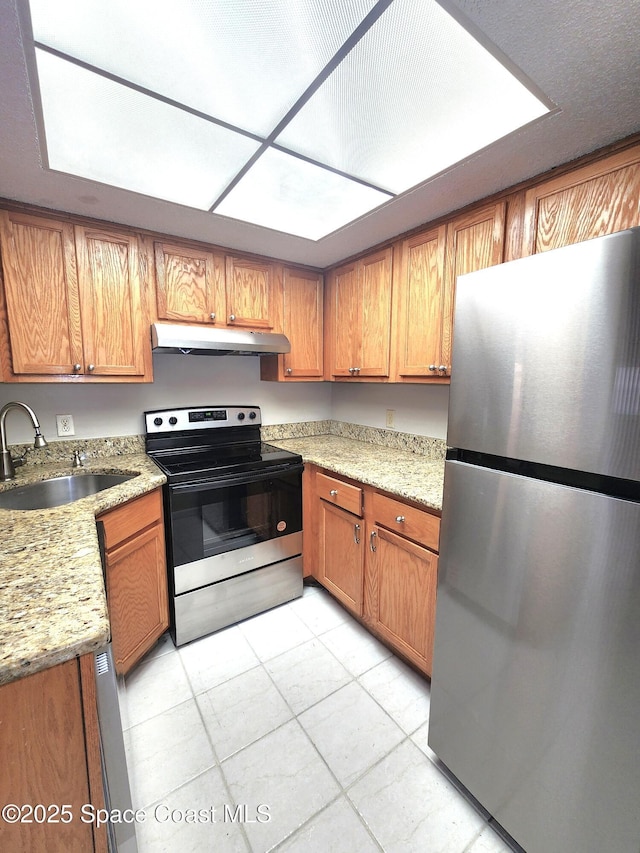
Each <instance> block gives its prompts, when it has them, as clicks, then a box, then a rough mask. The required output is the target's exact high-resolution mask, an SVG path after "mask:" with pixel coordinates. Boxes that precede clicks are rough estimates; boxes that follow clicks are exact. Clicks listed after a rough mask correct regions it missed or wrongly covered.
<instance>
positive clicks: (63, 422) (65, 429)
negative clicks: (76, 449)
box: [56, 415, 76, 435]
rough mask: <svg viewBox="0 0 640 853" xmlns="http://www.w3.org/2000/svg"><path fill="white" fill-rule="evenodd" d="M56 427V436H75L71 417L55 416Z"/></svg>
mask: <svg viewBox="0 0 640 853" xmlns="http://www.w3.org/2000/svg"><path fill="white" fill-rule="evenodd" d="M56 427H57V429H58V435H75V434H76V431H75V428H74V426H73V415H56Z"/></svg>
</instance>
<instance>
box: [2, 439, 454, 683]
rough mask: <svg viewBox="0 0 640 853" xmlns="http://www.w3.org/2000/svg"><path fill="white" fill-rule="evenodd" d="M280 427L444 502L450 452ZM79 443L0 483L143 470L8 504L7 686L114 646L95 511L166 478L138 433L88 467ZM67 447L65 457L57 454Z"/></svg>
mask: <svg viewBox="0 0 640 853" xmlns="http://www.w3.org/2000/svg"><path fill="white" fill-rule="evenodd" d="M294 428H295V425H294ZM358 429H361V428H358ZM265 432H267V430H266V429H265ZM274 432H276V434H274V435H272V436H271V435H268V436H265V437H264V440H266V441H268V442H269V443H271V444H277V445H278V446H279V447H283V448H284V449H286V450H292V451H293V452H295V453H300V454H301V456H302V457H303V459H304V460H305V462H310V463H314V464H316V465H319V466H321V467H322V468H326V469H327V470H329V471H333V472H335V473H336V474H342V475H343V476H345V477H350V478H351V479H354V480H358V481H360V482H361V483H365V484H367V485H370V486H373V487H374V488H379V489H382V490H384V491H386V492H389V493H390V494H393V495H397V496H398V497H399V498H404V499H406V500H409V501H413V502H415V503H417V504H422V505H424V507H425V508H429V509H432V510H436V511H440V510H441V509H442V483H443V477H444V455H443V454H442V453H439V452H435V451H434V452H428V453H426V454H424V455H423V454H421V453H413V452H411V451H408V450H403V449H400V448H396V447H388V446H384V445H380V444H375V443H371V442H370V441H364V440H359V439H357V438H351V437H348V436H343V435H333V434H324V435H310V436H309V435H307V436H306V437H300V438H280V437H279V436H278V435H277V428H274ZM397 440H398V442H402V441H405V437H403V436H400V435H399V436H397ZM75 446H76V445H75V444H71V443H68V442H58V443H55V444H54V445H52V446H50V448H48V449H46V450H45V451H44V452H42V451H39V452H37V453H36V454H30V455H29V458H28V462H27V464H26V465H25V466H24V467H21V468H17V469H16V479H15V480H13V481H11V482H10V483H0V491H5V490H6V489H10V488H13V487H16V486H20V485H25V484H27V483H31V482H35V481H37V480H44V479H48V478H50V477H55V476H66V475H68V474H73V473H76V474H81V473H83V472H89V473H90V472H96V473H133V474H135V475H136V476H134V477H133V478H132V479H131V480H128V481H127V482H125V483H122V484H120V485H118V486H113V487H112V488H110V489H105V490H104V491H102V492H98V493H97V494H95V495H91V496H90V497H86V498H81V499H80V500H77V501H74V502H73V503H71V504H66V505H64V506H61V507H56V508H53V509H42V510H32V511H24V510H23V511H14V510H4V509H0V684H4V683H7V682H9V681H12V680H14V679H16V678H20V677H22V676H24V675H28V674H30V673H32V672H37V671H38V670H41V669H46V668H47V667H50V666H53V665H55V664H57V663H61V662H63V661H65V660H69V659H70V658H73V657H75V656H76V655H81V654H85V653H87V652H93V651H96V650H98V649H100V648H102V647H103V646H104V645H105V643H106V642H107V641H108V640H109V636H110V633H109V631H110V629H109V617H108V613H107V604H106V595H105V588H104V580H103V575H102V562H101V559H100V550H99V546H98V538H97V532H96V523H95V519H96V516H98V515H100V514H101V513H103V512H105V511H107V510H109V509H113V508H114V507H116V506H119V505H120V504H122V503H125V502H126V501H129V500H131V499H133V498H136V497H139V496H141V495H143V494H146V493H147V492H150V491H152V490H153V489H155V488H158V487H159V486H161V485H162V484H163V483H164V482H165V476H164V474H162V472H161V471H160V470H159V469H158V468H157V467H156V466H155V465H154V464H153V462H152V461H151V460H150V459H149V458H148V457H147V456H146V454H145V453H144V452H143V444H142V443H141V441H140V439H139V438H138V437H131V438H125V439H122V440H120V439H116V440H113V441H112V440H108V441H101V442H96V445H95V446H94V447H92V454H95V456H92V458H91V459H89V460H87V461H86V462H85V465H84V467H83V468H82V469H79V470H78V469H75V470H74V469H73V468H72V467H71V466H70V464H69V461H68V460H69V455H70V454H69V449H73V448H74V447H75ZM78 446H80V443H78ZM118 450H119V452H118ZM61 453H64V458H62V457H60V458H58V455H59V454H61ZM29 463H31V464H29ZM43 463H44V464H43Z"/></svg>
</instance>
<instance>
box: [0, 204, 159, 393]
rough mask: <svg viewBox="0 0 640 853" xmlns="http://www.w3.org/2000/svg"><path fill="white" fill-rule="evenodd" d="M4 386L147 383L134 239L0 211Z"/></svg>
mask: <svg viewBox="0 0 640 853" xmlns="http://www.w3.org/2000/svg"><path fill="white" fill-rule="evenodd" d="M0 248H1V250H2V265H3V273H4V295H5V303H6V314H7V326H8V333H9V348H8V353H6V352H3V359H7V358H8V363H5V364H4V365H3V372H4V379H5V381H15V382H25V381H27V382H28V381H32V382H33V381H38V382H42V381H45V382H46V381H50V380H51V379H56V378H57V379H61V378H62V379H67V380H69V381H80V382H82V381H87V380H90V381H93V380H94V379H95V380H100V381H120V382H122V381H133V382H145V381H146V382H150V381H151V380H152V369H151V344H150V341H149V335H148V322H147V316H146V310H145V304H146V303H145V293H144V289H143V283H142V280H141V276H140V266H139V250H138V241H137V238H136V237H135V236H134V235H130V234H126V233H119V232H112V231H105V230H102V229H93V228H87V227H83V226H79V225H77V226H75V227H74V226H73V225H72V224H71V223H68V222H65V221H58V220H55V219H49V218H46V217H40V216H31V215H28V214H22V213H11V212H7V211H0Z"/></svg>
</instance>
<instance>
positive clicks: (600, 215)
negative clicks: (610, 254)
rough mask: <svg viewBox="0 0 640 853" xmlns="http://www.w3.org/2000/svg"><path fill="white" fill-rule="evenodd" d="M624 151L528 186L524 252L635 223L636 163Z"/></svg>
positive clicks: (639, 219) (639, 190)
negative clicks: (529, 187) (541, 182)
mask: <svg viewBox="0 0 640 853" xmlns="http://www.w3.org/2000/svg"><path fill="white" fill-rule="evenodd" d="M639 159H640V157H639V155H638V151H637V149H634V150H632V151H630V152H629V151H624V152H622V153H620V154H617V155H615V156H613V157H609V158H606V159H605V160H603V161H600V162H598V163H594V164H592V165H590V166H585V167H584V168H582V169H577V170H575V171H573V172H570V173H568V174H565V175H560V176H559V177H557V178H554V179H552V180H550V181H545V183H543V184H540V185H538V186H536V187H532V188H531V189H530V190H528V191H527V193H526V196H525V235H524V251H525V253H526V254H530V255H533V254H536V253H537V252H546V251H548V250H549V249H557V248H559V247H560V246H568V245H570V244H571V243H578V242H580V241H581V240H590V239H592V238H593V237H601V236H603V235H605V234H612V233H613V232H615V231H622V230H624V229H625V228H631V227H633V226H635V225H640V162H639Z"/></svg>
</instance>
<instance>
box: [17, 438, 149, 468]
mask: <svg viewBox="0 0 640 853" xmlns="http://www.w3.org/2000/svg"><path fill="white" fill-rule="evenodd" d="M10 450H11V455H12V456H13V457H14V458H16V457H18V458H19V457H21V456H22V455H23V454H25V464H27V465H49V464H50V463H54V462H55V463H60V462H68V463H69V464H71V463H72V462H73V455H74V453H75V451H76V450H77V451H78V452H79V453H80V454H81V455H82V454H84V455H85V456H86V457H87V458H90V459H103V458H105V457H107V456H126V455H127V454H129V453H144V436H142V435H122V436H116V437H115V438H79V439H65V440H64V441H50V442H49V443H48V444H47V446H46V447H43V448H42V449H41V450H35V449H34V447H33V445H32V444H14V445H12V446H11V448H10Z"/></svg>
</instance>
